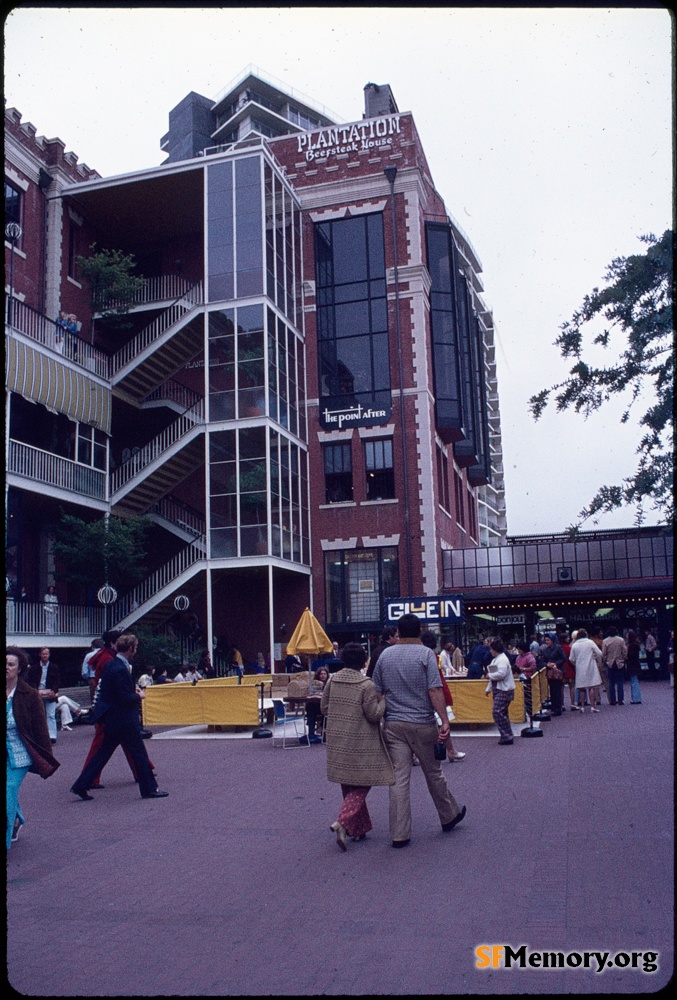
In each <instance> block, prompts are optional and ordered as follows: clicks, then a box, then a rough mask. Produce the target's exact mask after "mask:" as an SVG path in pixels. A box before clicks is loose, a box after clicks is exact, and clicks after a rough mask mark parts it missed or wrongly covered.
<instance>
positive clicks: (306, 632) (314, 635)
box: [287, 608, 334, 656]
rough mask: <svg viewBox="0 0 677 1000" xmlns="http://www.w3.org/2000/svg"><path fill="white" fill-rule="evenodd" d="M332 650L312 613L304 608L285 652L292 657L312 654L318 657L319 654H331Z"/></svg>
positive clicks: (329, 642)
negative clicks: (300, 654) (297, 654)
mask: <svg viewBox="0 0 677 1000" xmlns="http://www.w3.org/2000/svg"><path fill="white" fill-rule="evenodd" d="M333 648H334V647H333V645H332V641H331V639H330V638H329V636H328V635H327V633H326V632H325V631H324V629H323V628H322V626H321V625H320V623H319V621H318V620H317V618H316V617H315V615H314V614H313V612H312V611H311V610H310V608H306V610H305V611H304V612H303V614H302V615H301V617H300V618H299V622H298V625H297V626H296V628H295V629H294V631H293V633H292V636H291V639H290V640H289V642H288V643H287V652H288V653H291V654H292V655H293V654H294V653H312V654H314V655H315V656H319V654H320V653H331V651H332V649H333Z"/></svg>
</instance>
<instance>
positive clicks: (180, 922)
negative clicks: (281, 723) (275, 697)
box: [7, 682, 673, 996]
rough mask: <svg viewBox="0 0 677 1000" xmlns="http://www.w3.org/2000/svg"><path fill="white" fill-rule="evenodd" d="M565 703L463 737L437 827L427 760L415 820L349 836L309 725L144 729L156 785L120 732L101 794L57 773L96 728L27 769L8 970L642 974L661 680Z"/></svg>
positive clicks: (642, 987)
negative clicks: (271, 732) (267, 732)
mask: <svg viewBox="0 0 677 1000" xmlns="http://www.w3.org/2000/svg"><path fill="white" fill-rule="evenodd" d="M643 696H644V704H643V705H642V706H641V707H640V706H631V705H625V706H623V707H615V708H612V707H609V706H605V707H604V708H603V711H602V713H601V714H600V715H590V714H586V715H585V716H580V715H579V714H571V713H566V714H565V715H564V716H563V717H562V718H560V719H554V720H552V721H551V722H548V723H544V728H545V736H544V737H543V738H542V739H537V740H527V739H516V740H515V744H514V745H513V746H512V747H499V746H497V745H496V742H495V740H494V739H489V738H486V737H481V736H479V735H477V736H475V735H466V736H460V737H458V738H457V740H456V745H457V747H459V748H461V749H463V750H465V751H467V757H466V759H465V760H464V761H463V762H462V763H458V764H454V765H444V767H445V772H446V774H447V776H448V781H449V783H450V785H451V787H452V790H453V792H454V794H455V795H456V797H457V798H458V800H459V801H460V802H462V803H466V804H467V807H468V815H467V818H466V820H465V821H464V822H463V823H462V824H461V825H460V826H459V827H458V828H457V829H456V830H455V831H454V832H453V833H451V834H447V835H445V834H442V833H441V831H440V829H439V824H438V821H437V817H436V814H435V812H434V809H433V807H432V804H431V802H430V799H429V798H428V796H427V793H426V790H425V786H424V782H423V777H422V774H421V773H420V771H419V770H415V771H414V775H413V781H412V786H413V792H412V798H413V812H414V830H413V835H412V842H411V844H410V845H409V847H407V848H406V849H404V850H401V851H394V850H392V848H391V847H390V840H389V837H388V823H387V791H386V790H385V789H374V790H373V791H372V792H371V794H370V797H369V798H370V802H369V805H370V810H371V812H372V819H373V821H374V828H375V829H374V831H373V832H372V833H371V834H370V835H369V837H368V838H367V840H366V841H365V842H364V843H361V844H352V843H349V847H348V851H347V853H345V854H342V853H341V852H340V851H339V850H338V849H337V847H336V844H335V842H334V838H333V835H332V834H331V833H330V831H329V829H328V826H329V823H330V822H331V821H332V820H333V819H334V818H335V816H336V813H337V811H338V805H339V799H340V791H339V789H338V787H337V786H334V785H330V784H328V783H327V782H326V780H325V773H324V756H325V750H324V748H323V747H321V746H319V747H310V748H307V749H300V748H299V749H293V750H282V749H274V748H273V747H271V745H270V741H269V740H251V739H243V740H223V739H221V740H217V739H215V740H181V741H179V740H170V739H162V740H159V739H156V740H153V741H151V742H150V743H149V744H147V745H148V747H149V749H150V750H151V754H152V757H153V760H154V761H155V764H156V766H157V769H158V773H159V783H160V787H161V788H163V789H166V790H167V791H169V792H170V796H169V798H167V799H160V800H156V801H155V800H153V801H144V800H142V799H141V798H140V797H139V796H138V792H137V789H136V786H135V785H133V784H132V783H131V776H130V773H129V770H128V768H127V764H126V762H125V760H124V757H123V756H122V754H121V752H119V751H118V752H117V753H116V755H115V757H114V758H113V760H112V761H111V763H110V764H109V765H108V768H107V769H106V771H105V772H104V781H105V784H106V788H105V790H104V791H101V792H94V793H92V794H94V795H95V796H96V798H95V801H93V802H81V801H80V800H79V799H76V798H75V797H74V796H72V795H71V794H70V793H69V791H68V789H69V786H70V784H71V783H72V781H73V780H74V778H75V777H76V775H77V773H78V771H79V769H80V767H81V764H82V762H83V761H84V757H85V754H86V751H87V748H88V746H89V741H90V738H91V733H92V730H91V729H90V728H89V727H87V726H78V727H75V728H74V730H73V732H72V733H62V734H60V736H59V741H58V744H57V746H56V754H57V757H58V758H59V759H60V760H61V762H62V767H61V768H60V770H59V771H58V772H57V774H56V775H55V776H54V777H53V778H50V779H49V780H48V781H46V782H43V781H41V780H40V779H38V778H37V777H34V776H33V775H29V776H28V777H27V779H26V781H25V782H24V785H23V789H22V805H23V807H24V812H25V813H26V817H27V824H26V826H25V827H24V829H23V831H22V833H21V836H20V838H19V841H18V842H17V843H15V844H14V845H13V846H12V849H11V851H10V852H9V855H8V897H7V899H8V917H9V924H8V926H9V933H8V959H7V961H8V973H9V982H10V984H11V985H12V986H13V987H14V989H15V990H16V991H18V992H19V993H21V994H24V995H26V996H92V995H94V996H169V995H176V996H224V995H231V996H296V995H302V996H313V995H321V994H325V995H335V996H336V995H347V996H353V995H355V996H357V995H419V996H420V995H428V994H440V993H470V994H494V993H555V994H556V993H565V992H566V993H581V994H584V993H621V992H623V993H642V992H654V991H655V990H657V989H659V988H660V987H661V986H663V985H664V984H665V983H666V982H667V981H668V979H669V977H670V976H671V973H672V948H673V874H672V862H673V690H672V689H671V688H669V686H668V684H667V682H657V683H653V684H649V683H647V684H645V685H644V686H643ZM480 944H508V945H511V946H512V947H517V946H519V945H520V944H527V945H528V946H529V948H530V949H531V950H536V949H538V950H549V951H564V952H569V951H571V950H575V949H578V950H599V949H602V950H605V951H610V952H611V953H612V954H615V953H616V952H619V951H627V952H632V951H633V950H635V951H637V950H641V951H646V950H654V951H658V952H659V953H660V954H659V965H660V967H659V971H658V972H657V973H655V974H653V975H649V974H646V973H643V972H641V971H640V970H632V969H616V968H614V969H609V970H607V971H605V972H604V973H602V974H598V973H595V972H593V971H589V970H584V969H567V970H563V969H562V970H560V969H554V970H553V969H533V968H532V969H524V970H520V969H514V968H513V969H510V970H508V969H497V970H494V971H480V970H478V969H476V968H475V967H474V962H475V956H474V949H475V947H476V946H477V945H480Z"/></svg>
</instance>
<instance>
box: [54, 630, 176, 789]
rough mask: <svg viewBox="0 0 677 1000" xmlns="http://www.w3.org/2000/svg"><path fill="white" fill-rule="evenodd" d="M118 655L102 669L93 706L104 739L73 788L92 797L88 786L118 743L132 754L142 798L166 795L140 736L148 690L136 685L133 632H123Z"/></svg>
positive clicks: (135, 639) (135, 648)
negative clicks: (133, 661) (141, 707)
mask: <svg viewBox="0 0 677 1000" xmlns="http://www.w3.org/2000/svg"><path fill="white" fill-rule="evenodd" d="M116 646H117V654H118V655H117V656H116V657H114V658H113V659H112V660H110V661H109V662H108V663H107V664H106V666H105V667H104V669H103V673H102V675H101V683H100V684H99V688H98V690H97V697H96V700H95V703H94V707H93V709H92V713H93V717H94V720H95V721H98V720H100V719H101V720H102V721H103V742H102V745H101V747H100V749H99V750H97V752H96V753H95V754H94V756H93V757H92V759H91V760H90V762H89V764H86V765H85V767H84V769H83V771H82V773H81V774H80V777H79V778H78V779H77V781H76V782H75V784H74V785H73V787H72V788H71V791H72V792H74V793H75V794H76V795H79V796H80V798H81V799H92V796H91V795H89V794H88V789H89V788H91V787H92V785H93V783H94V780H95V779H96V777H97V775H98V774H99V773H100V772H101V771H102V770H103V768H104V767H105V765H106V764H107V763H108V761H109V760H110V758H111V757H112V756H113V754H114V752H115V750H116V749H117V747H118V746H122V748H123V749H124V750H126V751H127V752H128V753H129V754H130V755H131V757H132V759H133V761H134V767H135V770H136V773H137V775H138V781H139V791H140V792H141V798H143V799H159V798H164V797H165V796H166V795H167V794H168V793H167V792H160V791H158V787H157V782H156V780H155V778H154V776H153V772H152V770H151V766H150V762H149V760H148V754H147V753H146V747H145V745H144V742H143V739H142V737H141V723H140V721H139V705H140V703H141V699H142V698H145V696H146V695H145V692H144V691H143V690H142V689H141V688H139V687H137V686H136V685H135V684H134V680H133V678H132V663H131V661H132V660H133V659H134V656H135V655H136V650H137V648H138V640H137V638H136V636H134V635H121V636H120V637H119V639H118V640H117V643H116Z"/></svg>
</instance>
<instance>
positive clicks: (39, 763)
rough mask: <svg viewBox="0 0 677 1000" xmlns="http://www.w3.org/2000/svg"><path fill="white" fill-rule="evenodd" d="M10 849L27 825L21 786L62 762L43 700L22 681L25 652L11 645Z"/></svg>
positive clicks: (8, 737) (8, 732) (7, 738)
mask: <svg viewBox="0 0 677 1000" xmlns="http://www.w3.org/2000/svg"><path fill="white" fill-rule="evenodd" d="M6 656H7V668H6V672H7V729H6V736H5V743H6V756H7V850H9V849H10V846H11V844H12V841H14V840H17V839H18V837H19V830H20V829H21V827H22V826H23V825H24V823H25V822H26V821H25V819H24V816H23V813H22V812H21V806H20V805H19V789H20V788H21V783H22V781H23V780H24V778H25V777H26V775H27V774H28V772H29V771H32V772H33V773H34V774H39V775H40V777H41V778H49V776H50V774H54V772H55V771H56V769H57V767H59V762H58V760H56V759H55V758H54V757H53V756H52V752H51V741H50V737H49V732H48V730H47V720H46V719H45V711H44V709H43V707H42V699H41V698H40V696H39V695H38V693H37V691H35V690H34V689H33V688H32V687H30V686H29V685H28V684H26V682H25V681H24V680H22V679H21V674H23V673H24V672H25V671H26V669H27V668H28V657H27V656H26V654H25V653H24V651H23V649H19V648H18V647H17V646H7V648H6Z"/></svg>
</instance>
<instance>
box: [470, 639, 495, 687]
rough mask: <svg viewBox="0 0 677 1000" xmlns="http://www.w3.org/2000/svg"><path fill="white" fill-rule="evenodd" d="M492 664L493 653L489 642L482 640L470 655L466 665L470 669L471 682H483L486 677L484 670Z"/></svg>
mask: <svg viewBox="0 0 677 1000" xmlns="http://www.w3.org/2000/svg"><path fill="white" fill-rule="evenodd" d="M490 663H491V651H490V649H489V640H488V639H482V640H480V641H479V642H478V643H477V644H476V645H475V646H473V648H472V649H471V650H470V652H469V653H468V656H467V658H466V661H465V665H466V667H467V668H468V678H467V679H468V680H469V681H481V680H482V678H483V677H484V668H485V667H487V666H488V665H489V664H490Z"/></svg>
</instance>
